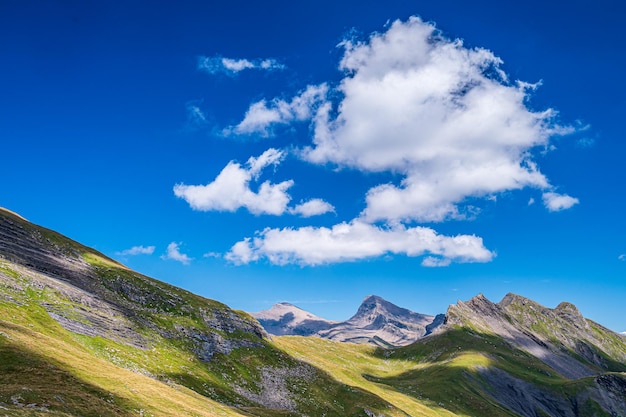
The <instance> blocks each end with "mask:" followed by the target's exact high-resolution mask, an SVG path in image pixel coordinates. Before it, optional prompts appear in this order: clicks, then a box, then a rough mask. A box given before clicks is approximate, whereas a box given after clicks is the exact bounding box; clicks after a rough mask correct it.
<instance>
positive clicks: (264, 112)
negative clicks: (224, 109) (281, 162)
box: [224, 84, 328, 136]
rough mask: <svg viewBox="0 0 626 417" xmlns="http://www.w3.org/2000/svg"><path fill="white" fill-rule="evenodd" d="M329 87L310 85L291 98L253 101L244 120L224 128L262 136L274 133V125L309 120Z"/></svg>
mask: <svg viewBox="0 0 626 417" xmlns="http://www.w3.org/2000/svg"><path fill="white" fill-rule="evenodd" d="M327 92H328V87H327V86H326V85H325V84H322V85H317V86H308V87H307V88H306V89H305V90H304V91H303V92H301V93H300V94H299V95H297V96H295V97H294V98H292V99H291V101H285V100H283V99H274V100H272V101H271V102H269V103H268V102H267V101H266V100H261V101H257V102H256V103H253V104H252V105H251V106H250V108H249V109H248V111H247V112H246V115H245V117H244V118H243V120H242V121H241V122H240V123H239V124H237V125H236V126H232V127H229V128H227V129H224V134H226V135H229V134H237V135H245V134H252V133H257V134H260V135H262V136H270V135H271V134H272V131H271V127H272V126H274V125H280V124H283V125H284V124H288V123H291V122H294V121H303V120H309V119H311V117H312V116H313V114H314V113H315V109H316V108H317V107H318V106H319V105H320V103H322V102H324V100H325V98H326V94H327Z"/></svg>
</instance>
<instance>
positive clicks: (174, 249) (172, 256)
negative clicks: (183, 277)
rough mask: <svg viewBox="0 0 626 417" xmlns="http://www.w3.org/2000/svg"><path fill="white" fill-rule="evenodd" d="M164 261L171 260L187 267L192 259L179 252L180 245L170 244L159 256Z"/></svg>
mask: <svg viewBox="0 0 626 417" xmlns="http://www.w3.org/2000/svg"><path fill="white" fill-rule="evenodd" d="M161 259H164V260H168V259H169V260H173V261H178V262H180V263H182V264H183V265H189V264H190V263H191V261H192V260H193V258H190V257H189V256H187V255H186V254H184V253H181V252H180V243H176V242H172V243H170V244H169V245H167V251H166V253H165V254H164V255H162V256H161Z"/></svg>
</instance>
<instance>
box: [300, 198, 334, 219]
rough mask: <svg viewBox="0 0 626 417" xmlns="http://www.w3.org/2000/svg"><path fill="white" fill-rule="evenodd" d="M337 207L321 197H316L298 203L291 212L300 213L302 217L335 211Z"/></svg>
mask: <svg viewBox="0 0 626 417" xmlns="http://www.w3.org/2000/svg"><path fill="white" fill-rule="evenodd" d="M334 211H335V207H333V205H332V204H330V203H327V202H326V201H324V200H322V199H320V198H314V199H312V200H309V201H306V202H304V203H301V204H298V205H297V206H295V207H294V208H291V209H289V212H290V213H291V214H298V215H300V216H302V217H312V216H319V215H320V214H325V213H330V212H334Z"/></svg>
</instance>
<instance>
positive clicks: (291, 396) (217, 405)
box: [0, 211, 406, 416]
mask: <svg viewBox="0 0 626 417" xmlns="http://www.w3.org/2000/svg"><path fill="white" fill-rule="evenodd" d="M0 368H1V372H0V415H2V413H3V412H4V413H5V414H8V415H11V413H13V414H14V415H28V414H30V415H38V414H41V415H44V414H45V415H77V416H78V415H81V416H87V415H93V416H98V415H146V416H148V415H154V416H157V415H158V416H173V415H251V416H287V415H288V416H304V415H309V416H316V415H319V416H322V415H326V416H366V415H368V413H370V414H372V413H373V414H372V415H379V414H381V413H383V412H384V414H385V415H389V416H405V415H406V414H405V413H403V412H402V411H400V410H399V409H398V408H397V407H395V406H393V405H392V404H390V403H388V402H386V401H384V400H383V399H381V398H379V397H377V396H376V395H374V394H372V393H370V392H368V391H365V390H362V389H359V388H358V387H351V386H348V385H346V384H343V383H341V382H340V381H337V380H336V379H335V378H333V377H332V376H331V375H329V374H328V373H326V372H324V371H322V370H320V369H317V368H315V367H313V366H311V365H309V364H307V363H304V362H302V361H299V360H297V359H295V358H293V357H291V356H290V355H288V354H286V353H285V352H284V351H282V350H281V349H278V348H277V347H276V346H275V345H274V344H273V342H272V341H271V340H269V338H268V337H267V335H266V333H265V332H264V331H263V329H262V328H261V327H260V325H259V324H258V322H256V320H254V319H253V318H252V317H250V316H249V315H248V314H246V313H244V312H239V311H233V310H231V309H230V308H228V307H227V306H225V305H224V304H221V303H219V302H216V301H213V300H208V299H205V298H203V297H199V296H197V295H194V294H192V293H189V292H187V291H184V290H182V289H179V288H176V287H173V286H170V285H168V284H165V283H163V282H159V281H157V280H154V279H151V278H148V277H145V276H143V275H141V274H138V273H136V272H134V271H131V270H129V269H128V268H126V267H124V266H123V265H120V264H119V263H117V262H115V261H114V260H111V259H109V258H107V257H106V256H104V255H102V254H101V253H98V252H96V251H94V250H92V249H90V248H87V247H85V246H83V245H80V244H78V243H76V242H74V241H72V240H70V239H68V238H66V237H64V236H62V235H60V234H58V233H56V232H53V231H50V230H47V229H44V228H41V227H39V226H36V225H33V224H31V223H29V222H27V221H25V220H24V219H23V218H21V217H19V216H16V215H14V214H13V213H10V212H7V211H0Z"/></svg>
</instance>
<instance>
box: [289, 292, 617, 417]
mask: <svg viewBox="0 0 626 417" xmlns="http://www.w3.org/2000/svg"><path fill="white" fill-rule="evenodd" d="M522 301H523V303H522ZM531 307H532V308H531ZM576 311H577V310H576ZM571 314H573V316H570V315H571ZM542 316H543V318H542ZM581 320H582V321H581ZM586 325H587V326H589V328H588V329H587V328H586V327H585V326H586ZM532 326H541V331H540V332H539V333H538V335H534V334H533V332H531V331H528V330H527V329H528V328H529V327H532ZM575 329H578V330H577V331H575ZM561 339H562V342H560V343H561V344H560V345H558V346H559V347H557V340H561ZM544 340H551V341H550V342H546V341H544ZM277 343H278V344H279V346H282V347H283V348H284V349H285V351H287V352H289V353H290V354H291V355H293V356H295V357H298V358H300V359H302V360H304V361H308V362H309V363H311V364H312V365H315V366H317V367H319V368H322V369H325V370H326V371H328V372H329V373H331V374H333V375H335V376H336V377H337V378H338V379H339V380H340V381H342V382H344V383H348V384H351V385H355V386H359V387H362V388H363V389H366V390H368V391H370V392H372V393H374V394H376V395H377V396H380V397H381V398H383V399H385V400H387V401H389V402H391V403H393V404H395V405H398V406H399V407H400V408H402V410H404V411H406V412H407V413H408V414H410V415H427V413H428V412H432V411H434V412H436V413H437V415H441V416H452V415H459V416H460V415H462V416H468V415H471V416H528V417H545V416H553V417H563V416H565V417H575V416H576V417H579V416H598V417H599V416H626V374H625V373H624V371H626V362H625V361H624V360H623V358H624V355H625V354H626V340H624V338H623V337H621V336H619V335H617V334H615V333H613V332H611V331H609V330H606V329H604V328H602V327H601V326H599V325H597V324H595V323H593V322H591V321H589V320H585V319H581V318H580V317H579V315H578V314H575V310H574V309H573V306H571V305H568V304H562V305H560V306H559V307H557V308H556V309H554V310H551V309H546V308H545V307H541V306H539V305H538V304H536V303H533V302H531V301H530V300H526V299H523V298H522V297H519V296H514V295H512V294H510V295H507V296H506V297H505V298H504V300H502V302H500V303H498V304H494V303H492V302H490V301H489V300H487V299H486V298H485V297H483V296H477V297H474V298H473V299H471V300H469V301H467V302H459V303H458V304H456V305H453V306H450V308H449V309H448V312H447V314H446V324H445V325H444V326H442V327H441V328H440V329H438V331H437V332H436V333H434V334H431V335H429V336H427V337H424V338H421V339H420V340H418V341H417V342H416V343H414V344H411V345H408V346H404V347H399V348H395V349H380V348H378V349H376V348H373V347H370V346H363V345H351V344H334V343H333V342H331V341H326V340H322V339H320V338H315V337H312V338H298V337H280V338H277ZM567 346H572V347H573V348H570V347H567ZM577 346H584V347H582V348H580V347H579V348H578V350H576V347H577ZM589 352H593V354H590V353H589Z"/></svg>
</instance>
